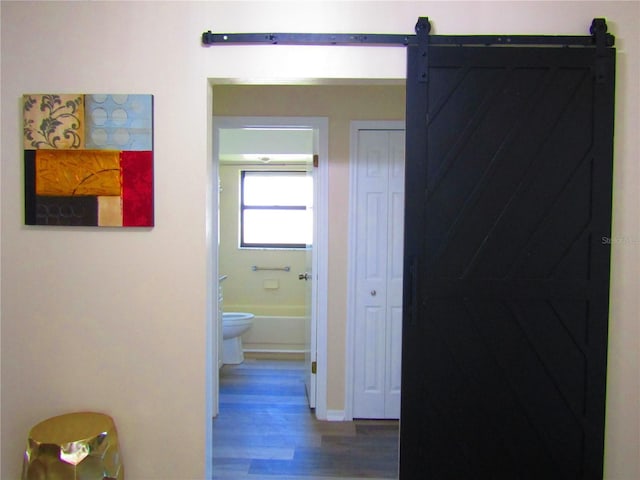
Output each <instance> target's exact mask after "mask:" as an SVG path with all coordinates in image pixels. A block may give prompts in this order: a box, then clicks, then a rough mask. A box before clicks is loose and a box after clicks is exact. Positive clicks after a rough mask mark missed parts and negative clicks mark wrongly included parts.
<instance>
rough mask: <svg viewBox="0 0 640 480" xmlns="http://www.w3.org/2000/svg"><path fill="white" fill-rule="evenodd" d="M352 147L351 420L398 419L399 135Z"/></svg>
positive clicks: (365, 136)
mask: <svg viewBox="0 0 640 480" xmlns="http://www.w3.org/2000/svg"><path fill="white" fill-rule="evenodd" d="M357 141H358V147H357V149H358V150H357V151H358V155H357V158H356V162H357V165H356V175H357V180H356V183H355V185H356V189H357V192H356V208H357V216H356V218H357V220H356V245H357V249H356V254H355V255H356V262H355V263H356V275H355V278H356V286H355V295H356V299H355V304H356V314H355V319H354V320H355V322H354V324H355V328H354V333H355V335H354V337H355V346H354V402H353V416H354V417H355V418H399V414H400V358H401V348H402V339H401V331H402V324H401V321H402V240H403V237H402V235H403V221H404V220H403V207H404V132H403V131H387V130H360V131H359V132H358V136H357Z"/></svg>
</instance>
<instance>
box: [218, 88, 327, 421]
mask: <svg viewBox="0 0 640 480" xmlns="http://www.w3.org/2000/svg"><path fill="white" fill-rule="evenodd" d="M213 88H215V86H214V87H213ZM265 127H270V128H273V127H282V128H287V127H294V128H310V129H313V132H314V148H315V149H316V151H317V152H318V167H317V169H316V172H315V175H314V226H316V228H315V230H314V233H313V240H314V245H313V254H312V255H313V271H314V273H315V278H314V281H313V284H312V289H313V294H312V303H315V305H312V306H311V308H312V310H313V312H314V313H315V319H313V318H312V320H311V321H312V328H313V320H315V331H316V335H315V352H314V347H313V345H312V346H311V349H312V357H313V355H314V353H315V358H316V362H317V373H316V405H315V415H316V417H317V418H318V419H320V420H326V417H327V305H328V252H329V242H328V239H329V236H328V224H329V223H328V211H329V205H328V201H329V193H328V192H329V188H328V184H329V182H328V178H329V161H328V160H329V120H328V118H327V117H270V116H269V117H267V116H265V117H257V116H251V117H229V116H215V115H212V130H213V132H212V134H213V145H212V146H211V147H212V148H211V152H212V163H213V168H212V177H213V181H212V182H211V192H210V195H211V205H212V211H213V216H214V218H215V219H214V222H213V223H214V227H213V234H212V235H211V236H210V237H211V238H210V248H211V252H212V253H211V255H212V257H213V261H212V262H210V264H211V265H212V272H211V283H212V285H211V286H210V288H209V291H210V292H211V291H213V290H215V291H217V289H215V288H214V286H215V282H216V281H217V280H216V279H217V278H218V275H219V273H218V261H217V258H218V241H217V239H218V235H219V229H220V225H219V223H218V221H217V212H218V209H219V208H220V206H219V198H218V195H216V194H215V193H216V190H215V189H216V188H217V185H218V183H217V178H218V177H219V164H220V160H219V150H218V146H219V144H220V142H219V138H220V137H219V132H220V129H223V128H265ZM211 297H212V298H211V303H212V306H211V309H212V312H211V319H212V321H211V323H212V327H211V334H212V337H211V338H212V344H213V345H212V346H213V348H212V349H211V355H210V362H209V363H210V365H212V366H214V365H215V366H217V364H218V361H217V357H218V341H219V335H220V334H221V333H220V329H221V322H220V319H219V318H218V315H217V312H218V296H217V295H211ZM213 370H214V371H213V372H212V377H213V378H212V386H213V389H212V390H213V391H212V400H213V402H212V409H213V416H214V417H215V416H217V415H218V413H219V411H220V408H219V398H220V389H219V369H218V368H216V367H213Z"/></svg>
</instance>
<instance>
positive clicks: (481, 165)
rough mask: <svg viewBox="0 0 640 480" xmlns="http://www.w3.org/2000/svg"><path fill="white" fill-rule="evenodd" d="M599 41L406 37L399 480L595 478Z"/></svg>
mask: <svg viewBox="0 0 640 480" xmlns="http://www.w3.org/2000/svg"><path fill="white" fill-rule="evenodd" d="M598 42H599V46H598V47H597V48H596V46H595V45H594V46H586V47H584V46H582V47H557V46H544V47H542V46H535V45H527V46H505V45H501V46H475V47H474V46H453V45H451V46H449V45H447V46H444V45H435V44H433V43H431V45H429V46H426V45H425V44H424V43H423V44H422V45H417V46H409V47H408V76H407V130H406V132H407V160H406V217H405V218H406V221H405V255H406V264H405V286H406V287H405V297H404V301H405V308H404V310H405V311H404V330H403V360H402V363H403V365H402V368H403V374H402V375H403V376H402V414H401V439H400V478H401V479H402V480H413V479H418V478H420V479H423V478H424V479H427V480H441V479H452V480H468V479H469V480H470V479H481V480H482V479H495V480H517V479H532V480H554V479H558V480H560V479H561V480H568V479H601V478H602V460H603V441H604V440H603V438H604V402H605V372H606V352H607V349H606V345H607V323H608V290H609V250H610V243H611V242H610V240H609V237H610V223H611V181H612V137H613V91H614V61H615V51H614V49H613V48H608V47H606V46H604V45H603V44H602V43H601V42H600V41H598ZM594 43H595V40H594Z"/></svg>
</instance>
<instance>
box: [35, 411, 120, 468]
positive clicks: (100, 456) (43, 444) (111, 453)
mask: <svg viewBox="0 0 640 480" xmlns="http://www.w3.org/2000/svg"><path fill="white" fill-rule="evenodd" d="M22 480H124V467H123V466H122V462H121V460H120V452H119V449H118V434H117V432H116V427H115V424H114V422H113V419H112V418H111V417H109V416H108V415H104V414H102V413H94V412H79V413H69V414H66V415H60V416H57V417H53V418H49V419H47V420H45V421H43V422H40V423H39V424H37V425H36V426H35V427H33V428H32V429H31V431H30V432H29V439H28V441H27V450H26V451H25V454H24V463H23V468H22Z"/></svg>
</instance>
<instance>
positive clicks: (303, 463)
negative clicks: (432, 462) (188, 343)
mask: <svg viewBox="0 0 640 480" xmlns="http://www.w3.org/2000/svg"><path fill="white" fill-rule="evenodd" d="M303 374H304V370H303V364H302V362H296V361H279V360H256V359H246V360H245V362H244V363H243V364H241V365H225V366H224V367H222V369H221V370H220V415H219V416H218V417H217V418H215V419H214V421H213V472H214V473H213V479H214V480H242V479H247V480H261V479H262V480H267V479H268V480H304V479H315V480H322V479H336V478H338V479H359V478H369V479H395V478H397V468H398V467H397V465H398V422H397V421H389V420H386V421H385V420H358V421H354V422H320V421H318V420H316V418H315V415H314V414H313V412H312V411H311V410H310V409H309V406H308V403H307V399H306V396H305V389H304V383H303Z"/></svg>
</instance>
